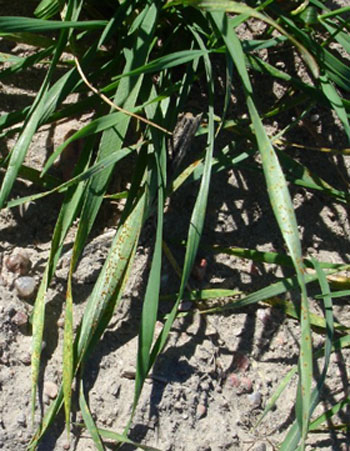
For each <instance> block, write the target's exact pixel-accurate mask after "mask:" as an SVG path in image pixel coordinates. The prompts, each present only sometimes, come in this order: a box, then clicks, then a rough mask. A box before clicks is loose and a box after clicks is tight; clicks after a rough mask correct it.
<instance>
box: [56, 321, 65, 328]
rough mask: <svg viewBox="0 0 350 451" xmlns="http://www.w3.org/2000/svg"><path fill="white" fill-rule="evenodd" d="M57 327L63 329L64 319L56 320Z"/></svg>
mask: <svg viewBox="0 0 350 451" xmlns="http://www.w3.org/2000/svg"><path fill="white" fill-rule="evenodd" d="M56 324H57V327H60V328H61V329H63V328H64V318H58V320H57V323H56Z"/></svg>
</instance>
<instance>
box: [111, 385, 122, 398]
mask: <svg viewBox="0 0 350 451" xmlns="http://www.w3.org/2000/svg"><path fill="white" fill-rule="evenodd" d="M119 392H120V384H115V385H114V386H112V391H111V393H112V395H113V396H114V397H116V398H117V397H118V396H119Z"/></svg>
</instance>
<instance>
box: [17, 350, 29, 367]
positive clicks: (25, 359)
mask: <svg viewBox="0 0 350 451" xmlns="http://www.w3.org/2000/svg"><path fill="white" fill-rule="evenodd" d="M19 360H20V361H21V362H22V363H23V364H24V365H30V364H31V363H32V356H31V354H30V352H24V353H23V354H22V355H21V356H20V358H19Z"/></svg>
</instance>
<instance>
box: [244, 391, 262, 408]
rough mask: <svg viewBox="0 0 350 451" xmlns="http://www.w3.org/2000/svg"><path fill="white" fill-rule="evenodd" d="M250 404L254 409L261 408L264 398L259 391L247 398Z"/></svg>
mask: <svg viewBox="0 0 350 451" xmlns="http://www.w3.org/2000/svg"><path fill="white" fill-rule="evenodd" d="M247 399H248V402H249V404H250V405H251V406H252V407H259V406H260V404H261V401H262V396H261V393H260V392H259V391H255V392H253V393H251V394H250V395H248V396H247Z"/></svg>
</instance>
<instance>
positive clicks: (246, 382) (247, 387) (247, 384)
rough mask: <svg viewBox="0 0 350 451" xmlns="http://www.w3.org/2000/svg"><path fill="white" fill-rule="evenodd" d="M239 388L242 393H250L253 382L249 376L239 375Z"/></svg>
mask: <svg viewBox="0 0 350 451" xmlns="http://www.w3.org/2000/svg"><path fill="white" fill-rule="evenodd" d="M240 388H241V391H242V393H250V392H251V391H252V390H253V382H252V380H251V379H249V377H241V383H240Z"/></svg>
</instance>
